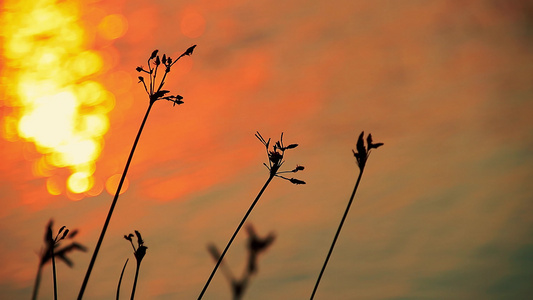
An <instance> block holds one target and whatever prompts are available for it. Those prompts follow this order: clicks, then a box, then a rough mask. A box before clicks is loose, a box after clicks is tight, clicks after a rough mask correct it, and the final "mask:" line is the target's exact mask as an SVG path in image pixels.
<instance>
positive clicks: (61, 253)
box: [41, 220, 87, 267]
mask: <svg viewBox="0 0 533 300" xmlns="http://www.w3.org/2000/svg"><path fill="white" fill-rule="evenodd" d="M53 224H54V222H53V221H52V220H50V222H49V223H48V226H47V229H46V234H45V237H44V241H45V244H46V249H45V250H44V251H43V252H42V254H41V266H43V265H45V264H46V263H47V262H49V261H50V260H51V259H52V255H53V256H54V257H57V258H59V259H61V260H62V261H63V262H65V263H66V264H67V265H68V266H69V267H72V265H73V263H72V261H71V260H70V259H69V258H68V257H67V256H66V255H67V253H68V252H70V251H73V250H80V251H84V252H85V251H87V248H86V247H85V246H83V245H81V244H78V243H76V242H73V243H72V244H70V245H68V246H65V247H63V248H60V249H57V250H56V248H59V244H60V241H62V240H64V239H72V238H74V236H76V234H77V233H78V231H77V230H73V231H72V232H70V231H69V230H68V229H67V228H66V226H62V227H61V228H60V229H59V231H58V233H57V234H56V236H55V237H54V234H53V230H52V225H53ZM69 233H70V234H69Z"/></svg>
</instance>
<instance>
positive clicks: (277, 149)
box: [198, 132, 305, 299]
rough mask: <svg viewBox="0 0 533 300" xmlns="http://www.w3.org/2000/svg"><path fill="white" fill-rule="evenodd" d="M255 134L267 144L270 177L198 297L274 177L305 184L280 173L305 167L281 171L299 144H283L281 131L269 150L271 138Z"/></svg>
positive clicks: (300, 168) (207, 285)
mask: <svg viewBox="0 0 533 300" xmlns="http://www.w3.org/2000/svg"><path fill="white" fill-rule="evenodd" d="M255 136H256V137H257V138H258V139H259V141H260V142H261V143H262V144H263V145H264V146H265V149H266V153H267V157H268V165H267V164H266V163H263V165H264V166H265V167H266V168H267V169H268V171H269V174H268V178H267V180H266V182H265V184H264V185H263V187H262V188H261V190H260V191H259V193H258V194H257V196H256V197H255V199H254V201H253V202H252V204H251V205H250V208H248V211H246V213H245V214H244V217H243V218H242V220H241V222H240V223H239V225H238V226H237V229H235V232H233V235H232V236H231V238H230V240H229V241H228V244H227V245H226V247H225V248H224V251H222V254H220V256H219V258H218V260H217V263H216V264H215V267H214V268H213V271H212V272H211V274H210V275H209V278H208V279H207V281H206V283H205V285H204V287H203V289H202V291H201V292H200V295H199V296H198V299H202V297H203V296H204V294H205V291H206V290H207V288H208V287H209V284H210V283H211V280H212V279H213V276H215V273H216V271H217V269H218V267H219V266H220V263H221V262H222V260H223V259H224V256H225V255H226V252H228V249H229V247H230V246H231V243H233V240H234V239H235V237H236V236H237V234H238V233H239V231H240V230H241V227H242V225H243V224H244V223H245V222H246V219H247V218H248V216H249V215H250V213H251V212H252V210H253V209H254V207H255V205H256V204H257V201H259V198H261V196H262V195H263V192H264V191H265V190H266V188H267V187H268V185H269V184H270V182H271V181H272V179H274V177H280V178H283V179H285V180H288V181H290V182H291V183H293V184H305V182H304V181H302V180H299V179H295V178H287V177H284V176H282V175H280V174H284V173H296V172H298V171H302V170H303V169H304V167H303V166H296V168H294V169H293V170H291V171H279V169H280V167H281V166H282V165H283V163H284V162H285V161H284V160H283V158H284V155H285V151H286V150H289V149H294V148H296V147H298V144H290V145H288V146H285V145H284V144H283V133H281V138H280V140H279V141H277V142H276V143H275V144H274V145H273V150H269V146H270V139H268V141H266V140H265V139H264V138H263V137H262V136H261V134H260V133H259V132H257V133H256V134H255Z"/></svg>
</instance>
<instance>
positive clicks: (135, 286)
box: [131, 261, 141, 300]
mask: <svg viewBox="0 0 533 300" xmlns="http://www.w3.org/2000/svg"><path fill="white" fill-rule="evenodd" d="M140 268H141V262H139V261H138V262H137V268H135V279H134V280H133V288H132V289H131V300H133V298H135V289H136V288H137V278H139V269H140Z"/></svg>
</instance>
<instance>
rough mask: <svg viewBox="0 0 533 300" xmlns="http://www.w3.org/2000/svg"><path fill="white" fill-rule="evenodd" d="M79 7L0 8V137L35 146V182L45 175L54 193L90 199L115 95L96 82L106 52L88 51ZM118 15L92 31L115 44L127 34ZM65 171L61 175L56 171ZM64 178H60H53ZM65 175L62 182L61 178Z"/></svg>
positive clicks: (12, 3)
mask: <svg viewBox="0 0 533 300" xmlns="http://www.w3.org/2000/svg"><path fill="white" fill-rule="evenodd" d="M81 5H82V4H81V2H80V1H52V0H48V1H46V0H41V1H34V0H26V1H19V0H7V1H4V3H3V4H2V6H3V7H2V18H1V23H0V32H1V33H0V36H1V38H2V40H3V44H4V45H3V47H2V52H3V53H2V56H3V58H2V61H3V68H2V74H1V76H0V80H1V81H0V83H1V86H2V87H3V90H4V91H2V96H3V98H4V99H5V100H4V104H3V105H4V106H6V107H8V115H7V116H5V117H4V119H3V120H2V123H3V124H2V127H3V128H2V129H3V130H2V132H1V133H2V135H3V137H4V138H5V139H7V140H10V141H16V140H19V139H21V138H22V139H24V140H25V141H28V142H32V143H34V144H35V149H36V150H37V151H38V152H39V153H40V154H41V156H40V157H39V158H37V159H35V160H34V161H33V164H34V166H33V169H32V170H33V172H34V175H35V176H39V177H47V180H46V188H47V190H48V192H49V193H50V194H51V195H59V194H62V193H66V194H67V195H69V197H70V195H73V194H76V195H75V197H70V198H71V199H73V200H78V199H81V198H83V196H94V191H95V190H98V191H100V192H101V190H102V187H98V188H93V186H94V184H95V179H94V178H93V176H94V171H95V162H96V160H97V159H98V157H99V155H100V152H101V151H102V145H103V135H104V134H105V133H106V132H107V130H108V128H109V120H108V116H107V113H108V112H109V111H110V110H111V109H113V106H114V103H115V102H114V101H115V100H114V97H113V95H112V94H111V93H110V92H109V91H107V90H106V89H105V87H104V86H103V85H102V84H100V83H99V82H98V81H97V80H96V79H95V78H96V75H98V74H99V72H102V71H103V67H104V59H103V57H104V56H105V54H104V53H100V52H99V51H97V50H95V49H91V47H92V45H93V42H94V36H92V35H90V34H88V32H87V31H86V30H85V28H84V25H83V22H82V20H81V17H82V16H81V13H82V11H83V10H82V6H81ZM126 30H127V22H126V20H125V18H124V17H123V16H122V15H116V14H112V15H108V16H104V17H103V19H102V20H101V21H100V23H99V25H98V27H97V29H96V30H93V31H96V33H98V34H99V36H100V37H101V38H102V39H105V40H112V39H116V38H119V37H121V36H122V35H124V33H125V31H126ZM61 168H65V169H67V170H70V171H69V172H68V173H69V175H66V176H65V175H64V172H54V171H55V170H58V169H61ZM58 174H63V175H58ZM61 176H63V177H61Z"/></svg>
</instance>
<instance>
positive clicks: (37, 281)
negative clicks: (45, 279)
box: [31, 261, 43, 300]
mask: <svg viewBox="0 0 533 300" xmlns="http://www.w3.org/2000/svg"><path fill="white" fill-rule="evenodd" d="M42 271H43V264H42V262H40V261H39V268H38V269H37V276H36V277H35V284H34V285H33V293H32V296H31V299H32V300H37V294H38V292H39V286H40V285H41V273H42Z"/></svg>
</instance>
